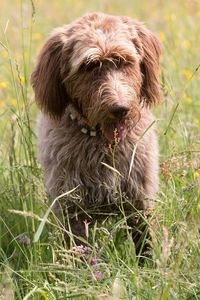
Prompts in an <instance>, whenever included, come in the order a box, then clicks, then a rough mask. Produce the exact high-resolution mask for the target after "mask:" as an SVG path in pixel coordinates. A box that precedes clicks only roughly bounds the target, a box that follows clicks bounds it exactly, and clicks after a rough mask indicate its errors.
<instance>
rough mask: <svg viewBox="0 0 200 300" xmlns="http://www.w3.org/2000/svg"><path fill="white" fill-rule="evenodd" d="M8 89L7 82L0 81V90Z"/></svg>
mask: <svg viewBox="0 0 200 300" xmlns="http://www.w3.org/2000/svg"><path fill="white" fill-rule="evenodd" d="M7 87H8V82H7V81H0V89H2V90H3V89H6V88H7Z"/></svg>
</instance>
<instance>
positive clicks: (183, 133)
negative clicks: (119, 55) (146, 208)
mask: <svg viewBox="0 0 200 300" xmlns="http://www.w3.org/2000/svg"><path fill="white" fill-rule="evenodd" d="M94 10H101V11H105V12H108V13H113V14H120V15H122V14H124V15H130V16H132V17H133V18H137V19H140V20H143V21H145V23H146V24H147V26H148V27H149V28H150V29H152V30H154V31H155V32H157V33H158V34H159V35H160V39H161V40H162V43H163V57H162V68H161V79H162V88H163V100H162V103H161V104H160V106H159V107H158V108H156V109H155V115H156V117H157V124H158V134H159V138H160V165H161V171H160V179H161V183H160V193H159V195H158V199H157V202H158V204H157V207H156V210H155V212H154V222H153V224H154V225H153V228H152V252H153V253H152V258H149V259H148V258H146V259H144V262H143V265H142V266H141V264H139V260H138V257H137V256H136V255H135V249H134V245H133V244H132V243H131V241H130V236H128V237H127V236H126V237H125V235H124V229H125V231H126V229H127V226H126V222H125V220H124V219H123V218H115V217H113V218H110V219H109V220H107V221H106V222H103V223H102V224H96V226H95V228H94V230H93V231H92V232H90V233H89V240H90V244H91V252H88V253H82V254H80V252H81V249H79V250H80V251H79V253H77V249H70V250H69V249H67V248H66V247H65V246H64V242H63V234H62V233H63V230H62V226H61V225H60V222H59V220H57V219H56V217H55V216H54V215H53V214H52V213H51V212H50V213H49V215H48V216H47V215H46V217H47V223H46V224H45V226H44V227H43V228H42V227H39V225H40V222H41V219H42V218H43V216H44V215H45V213H46V212H49V211H48V204H47V201H46V198H45V191H44V187H43V178H42V172H41V169H40V166H39V165H38V163H37V158H36V137H35V127H36V124H35V123H36V115H37V108H36V106H35V103H34V101H33V100H34V97H33V93H32V90H31V88H30V84H29V78H30V73H31V70H32V68H33V65H34V63H35V57H36V53H37V51H38V50H39V49H40V47H41V45H42V43H43V41H44V39H45V38H46V36H47V34H48V33H49V32H50V31H51V30H52V28H54V27H55V26H60V25H62V24H64V23H68V22H70V21H71V20H72V19H74V18H76V17H77V16H79V15H81V14H83V13H86V12H88V11H94ZM199 32H200V3H199V2H198V1H180V0H177V1H158V0H152V1H150V2H147V1H144V0H141V1H128V0H123V1H121V0H115V1H114V0H110V1H88V2H86V1H83V0H77V1H72V0H67V1H64V0H58V1H56V0H51V1H49V3H48V5H47V3H46V1H41V0H38V1H35V2H32V1H28V0H24V1H23V0H21V1H17V0H13V1H12V2H11V1H9V2H8V1H2V3H1V10H0V70H1V71H0V129H1V130H0V139H1V144H0V201H1V202H0V299H4V300H10V299H24V300H27V299H45V300H47V299H113V300H114V299H116V300H117V299H137V300H145V299H147V300H149V299H152V300H154V299H155V300H167V299H181V300H183V299H187V300H194V299H200V239H199V231H200V219H199V213H200V204H199V203H200V192H199V183H200V133H199V126H200V117H199V116H200V102H199V86H200V71H199V64H200V56H199V44H200V36H199ZM38 228H40V229H41V230H40V231H39V232H37V230H38ZM36 232H37V233H38V235H37V239H36V240H37V241H36V240H35V242H34V236H35V234H36ZM81 255H83V257H82V258H80V256H81Z"/></svg>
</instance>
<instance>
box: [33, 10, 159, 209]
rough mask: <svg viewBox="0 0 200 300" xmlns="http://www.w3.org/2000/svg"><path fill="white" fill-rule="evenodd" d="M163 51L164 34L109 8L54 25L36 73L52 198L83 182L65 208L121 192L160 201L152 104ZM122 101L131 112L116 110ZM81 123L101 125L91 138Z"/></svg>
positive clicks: (102, 201)
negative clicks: (113, 13)
mask: <svg viewBox="0 0 200 300" xmlns="http://www.w3.org/2000/svg"><path fill="white" fill-rule="evenodd" d="M160 52H161V47H160V43H159V41H158V39H157V37H156V36H155V35H154V34H153V33H152V32H150V31H149V30H147V29H146V28H145V27H144V26H143V25H142V23H140V22H137V21H133V20H132V19H130V18H129V17H116V16H111V15H106V14H103V13H91V14H87V15H85V16H83V17H81V18H79V19H77V20H75V21H74V22H72V23H71V24H69V25H66V26H63V27H61V28H58V29H56V30H54V32H53V33H52V34H51V36H50V37H49V39H48V40H47V41H46V43H45V44H44V47H43V49H42V50H41V52H40V54H39V58H38V63H37V66H36V68H35V71H34V72H33V74H32V78H31V82H32V86H33V89H34V91H35V97H36V101H37V103H38V105H39V107H40V108H41V110H42V114H41V116H40V119H39V158H40V162H41V164H42V167H43V169H44V172H45V182H46V188H47V191H48V193H49V195H50V196H51V198H54V197H56V196H58V195H59V194H61V193H63V192H66V191H68V190H70V189H72V188H74V187H76V186H78V188H77V190H76V191H75V192H74V193H73V194H72V195H70V196H68V197H67V199H66V198H65V201H64V203H62V205H63V206H64V208H66V207H67V208H68V209H69V208H71V210H72V211H73V210H74V209H75V207H76V206H77V203H78V206H81V207H82V208H84V209H89V208H91V207H95V209H97V208H98V207H101V206H102V205H107V204H117V203H118V202H119V199H120V195H122V197H123V198H124V199H126V200H127V201H128V202H129V203H130V204H131V207H132V209H133V207H136V208H137V209H143V210H146V209H148V208H149V207H152V203H153V201H152V200H153V199H154V198H155V195H156V193H157V191H158V144H157V137H156V133H155V128H154V126H150V125H151V123H152V122H153V117H152V114H151V113H150V110H149V108H150V106H151V105H152V104H155V103H157V102H158V101H159V98H160V90H159V76H158V68H159V56H160ZM116 108H117V109H121V108H125V109H126V111H128V112H127V114H126V115H125V116H124V115H123V116H122V115H120V117H119V116H117V117H116V114H114V109H115V110H116ZM71 113H73V114H75V115H76V121H72V120H71V119H70V114H71ZM120 113H121V110H120ZM121 124H122V128H123V129H122V134H121V135H122V136H120V138H119V142H118V145H117V147H110V146H109V144H113V142H114V140H113V138H112V134H111V133H110V132H111V131H112V130H111V129H112V128H113V127H115V126H116V127H117V128H118V127H120V126H121ZM81 126H88V128H89V129H90V128H91V127H95V126H96V128H99V132H98V134H97V136H95V137H90V136H89V135H87V134H83V133H82V132H81V130H80V128H81ZM148 126H150V128H149V129H148V130H147V131H146V133H145V134H144V135H143V133H144V132H145V130H146V129H147V128H148ZM117 133H119V129H118V131H117ZM115 140H116V139H115ZM136 145H137V148H136V152H135V156H134V160H133V164H132V165H131V158H132V154H133V150H134V147H135V146H136ZM113 157H114V163H113ZM108 166H112V167H114V168H115V169H116V170H117V171H118V172H119V173H120V175H118V173H117V172H116V171H113V169H111V168H109V167H108ZM130 167H131V168H130ZM121 193H122V194H121ZM75 203H76V204H75ZM129 209H130V208H129Z"/></svg>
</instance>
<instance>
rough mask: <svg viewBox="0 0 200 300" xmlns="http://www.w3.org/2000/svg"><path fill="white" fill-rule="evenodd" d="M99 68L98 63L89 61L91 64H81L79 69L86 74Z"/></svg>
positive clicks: (99, 64)
mask: <svg viewBox="0 0 200 300" xmlns="http://www.w3.org/2000/svg"><path fill="white" fill-rule="evenodd" d="M100 66H101V62H100V61H91V62H87V63H83V64H82V65H81V67H80V69H81V70H84V71H87V72H91V71H93V70H95V69H96V68H99V67H100Z"/></svg>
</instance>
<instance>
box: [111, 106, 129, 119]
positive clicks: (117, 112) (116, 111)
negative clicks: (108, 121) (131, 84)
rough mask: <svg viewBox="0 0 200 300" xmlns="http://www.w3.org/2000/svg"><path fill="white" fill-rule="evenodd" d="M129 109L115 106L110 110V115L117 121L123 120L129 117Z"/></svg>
mask: <svg viewBox="0 0 200 300" xmlns="http://www.w3.org/2000/svg"><path fill="white" fill-rule="evenodd" d="M128 111H129V108H128V107H127V106H124V105H120V106H113V107H112V108H111V109H110V113H111V114H112V115H113V116H114V117H115V118H117V119H121V118H123V117H125V116H126V115H127V113H128Z"/></svg>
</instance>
